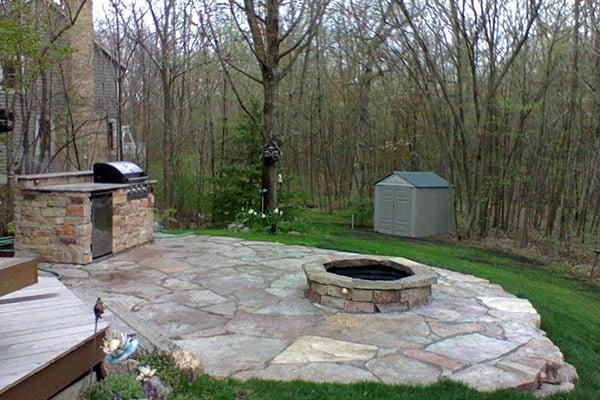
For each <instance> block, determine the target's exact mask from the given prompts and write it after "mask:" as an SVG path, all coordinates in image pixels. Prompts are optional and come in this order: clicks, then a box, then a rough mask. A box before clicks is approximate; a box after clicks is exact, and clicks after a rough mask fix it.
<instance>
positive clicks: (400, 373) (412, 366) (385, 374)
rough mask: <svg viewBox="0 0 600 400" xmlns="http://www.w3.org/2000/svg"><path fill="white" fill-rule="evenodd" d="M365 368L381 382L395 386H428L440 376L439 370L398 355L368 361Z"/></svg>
mask: <svg viewBox="0 0 600 400" xmlns="http://www.w3.org/2000/svg"><path fill="white" fill-rule="evenodd" d="M367 368H368V369H369V370H370V371H371V372H372V373H373V374H375V376H377V377H378V378H379V379H381V381H382V382H384V383H389V384H395V385H397V384H403V385H429V384H431V383H435V382H437V380H438V379H439V377H440V374H441V369H440V368H437V367H435V366H433V365H431V364H428V363H425V362H422V361H417V360H413V359H410V358H407V357H404V356H402V355H398V354H392V355H389V356H384V357H381V358H378V359H376V360H372V361H369V362H368V363H367Z"/></svg>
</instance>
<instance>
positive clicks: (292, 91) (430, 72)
mask: <svg viewBox="0 0 600 400" xmlns="http://www.w3.org/2000/svg"><path fill="white" fill-rule="evenodd" d="M96 18H97V19H98V18H99V19H100V20H101V22H100V23H99V26H98V34H99V38H100V40H101V41H102V43H103V44H104V45H105V46H106V47H107V48H108V49H110V51H112V52H113V53H114V54H115V55H117V57H118V59H119V60H120V62H121V63H122V64H123V65H124V66H125V67H126V70H125V71H124V73H123V74H120V82H119V84H120V85H121V87H122V92H121V95H120V97H121V104H120V106H121V109H122V113H123V115H122V119H123V121H126V123H127V124H129V125H131V126H132V127H133V129H134V133H135V136H136V139H137V141H138V142H142V143H146V144H147V146H148V157H147V160H148V165H146V169H147V170H148V171H149V173H150V174H151V175H152V176H153V177H154V178H156V179H158V180H159V189H158V193H157V199H158V202H159V206H160V207H161V209H163V210H164V209H170V208H173V209H176V210H177V218H178V220H179V221H180V222H182V223H184V224H185V223H201V222H206V221H213V222H227V221H230V220H232V219H233V218H234V216H235V213H236V212H237V211H239V209H240V208H241V207H243V206H245V207H248V206H252V207H260V204H261V203H260V196H261V193H260V192H259V191H260V190H262V189H263V188H264V189H266V190H263V192H266V193H262V194H264V195H265V196H264V197H265V205H266V207H267V208H268V209H273V208H275V207H277V204H278V202H279V204H280V205H281V206H283V207H285V206H290V205H309V206H316V207H320V208H323V209H329V210H333V209H339V208H343V207H353V208H354V209H355V210H357V212H360V210H365V209H368V208H369V202H370V200H369V198H370V196H371V195H372V189H373V184H374V183H375V182H376V181H377V180H378V179H379V178H382V177H383V176H385V175H387V174H388V173H390V172H391V171H392V170H432V171H436V172H437V173H439V174H440V175H442V176H444V177H445V178H447V179H448V181H450V182H452V183H453V184H454V185H455V206H456V210H457V226H458V228H459V231H458V234H459V235H461V236H463V237H480V238H483V237H487V236H489V235H495V234H497V233H511V234H516V235H518V237H519V238H520V240H521V243H522V244H523V245H525V244H527V242H528V241H529V236H531V235H532V234H533V233H532V232H535V234H536V235H538V236H544V237H547V238H553V239H554V240H557V241H560V242H561V243H563V244H565V245H566V246H567V247H569V246H570V245H571V243H574V242H575V241H578V242H580V243H594V242H596V241H597V240H598V235H599V232H600V188H599V185H598V182H599V180H600V176H599V172H600V4H598V2H596V1H593V0H511V1H503V0H428V1H424V0H370V1H369V0H318V1H311V0H302V1H285V0H266V1H260V2H259V1H255V0H243V1H242V0H237V1H236V0H232V1H217V0H215V1H210V0H161V1H152V0H145V1H137V2H134V3H133V4H130V3H128V2H123V1H121V0H110V6H109V7H107V9H106V15H105V16H99V15H96ZM278 186H279V189H277V188H278Z"/></svg>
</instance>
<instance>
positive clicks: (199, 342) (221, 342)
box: [177, 334, 287, 378]
mask: <svg viewBox="0 0 600 400" xmlns="http://www.w3.org/2000/svg"><path fill="white" fill-rule="evenodd" d="M286 343H287V342H286V341H285V340H280V339H271V338H264V337H256V336H246V335H237V334H235V335H220V336H213V337H208V338H201V339H187V340H180V341H178V342H177V344H178V345H180V346H181V347H183V348H186V349H188V350H191V351H192V352H194V353H196V354H197V355H198V357H199V358H200V360H202V365H203V367H204V370H205V372H206V373H208V374H210V375H213V376H216V377H219V378H224V377H227V376H230V375H232V374H233V373H235V372H238V371H241V370H244V369H248V368H258V367H264V365H265V364H266V362H267V361H269V360H270V359H272V358H273V357H275V356H276V355H277V354H278V353H280V352H281V351H282V350H283V349H284V348H285V346H286Z"/></svg>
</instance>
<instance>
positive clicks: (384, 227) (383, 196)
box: [378, 186, 394, 234]
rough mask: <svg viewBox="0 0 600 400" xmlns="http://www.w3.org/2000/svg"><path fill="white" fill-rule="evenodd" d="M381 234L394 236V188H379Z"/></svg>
mask: <svg viewBox="0 0 600 400" xmlns="http://www.w3.org/2000/svg"><path fill="white" fill-rule="evenodd" d="M378 206H379V207H378V208H379V232H382V233H388V234H392V225H393V222H394V221H393V220H394V188H393V187H391V186H380V187H379V204H378Z"/></svg>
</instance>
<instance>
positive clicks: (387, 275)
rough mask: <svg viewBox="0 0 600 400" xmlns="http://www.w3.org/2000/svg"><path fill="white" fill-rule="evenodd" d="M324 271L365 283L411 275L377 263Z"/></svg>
mask: <svg viewBox="0 0 600 400" xmlns="http://www.w3.org/2000/svg"><path fill="white" fill-rule="evenodd" d="M326 270H327V272H330V273H332V274H336V275H342V276H347V277H349V278H354V279H365V280H367V281H395V280H398V279H402V278H407V277H409V276H411V275H413V274H412V273H409V272H406V271H401V270H398V269H397V268H393V267H390V266H387V265H383V264H381V263H377V262H368V263H365V264H364V265H354V266H351V267H345V266H332V267H329V268H327V267H326Z"/></svg>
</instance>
